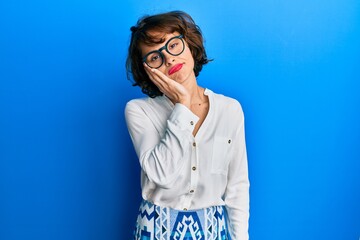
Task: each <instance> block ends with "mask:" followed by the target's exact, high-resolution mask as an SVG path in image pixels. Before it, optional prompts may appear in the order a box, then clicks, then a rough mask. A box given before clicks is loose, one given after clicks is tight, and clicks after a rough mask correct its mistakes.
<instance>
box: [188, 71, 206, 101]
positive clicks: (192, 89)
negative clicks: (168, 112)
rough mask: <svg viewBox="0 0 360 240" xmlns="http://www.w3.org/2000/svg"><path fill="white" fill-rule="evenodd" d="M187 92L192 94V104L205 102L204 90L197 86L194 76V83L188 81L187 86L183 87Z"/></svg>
mask: <svg viewBox="0 0 360 240" xmlns="http://www.w3.org/2000/svg"><path fill="white" fill-rule="evenodd" d="M183 86H184V87H185V88H186V90H187V91H188V92H189V93H190V96H191V104H197V103H202V102H204V101H205V100H204V98H205V96H204V90H205V89H204V88H202V87H200V86H199V85H198V84H197V81H196V78H195V76H194V81H187V84H185V85H183Z"/></svg>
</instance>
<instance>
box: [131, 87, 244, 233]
mask: <svg viewBox="0 0 360 240" xmlns="http://www.w3.org/2000/svg"><path fill="white" fill-rule="evenodd" d="M205 94H206V95H207V96H208V97H209V112H208V114H207V116H206V118H205V121H204V122H203V124H202V126H201V127H200V129H199V131H198V132H197V134H196V136H195V137H194V136H193V135H192V132H193V129H194V127H195V124H196V123H197V121H198V120H199V118H198V117H197V116H196V115H195V114H194V113H193V112H192V111H191V110H189V109H188V108H187V107H185V106H184V105H182V104H179V103H177V104H175V105H174V104H173V103H172V102H171V101H170V100H169V99H168V98H167V97H166V96H159V97H156V98H141V99H134V100H131V101H129V102H128V103H127V105H126V108H125V117H126V122H127V125H128V130H129V133H130V136H131V139H132V141H133V144H134V147H135V151H136V153H137V156H138V157H139V161H140V165H141V187H142V197H143V198H144V199H145V200H148V201H150V202H152V203H154V204H156V205H159V206H164V207H171V208H174V209H178V210H183V209H185V210H186V209H189V210H190V209H191V210H193V209H200V208H206V207H210V206H217V205H225V207H226V209H227V211H228V215H229V219H230V231H231V235H232V236H231V237H232V239H235V240H246V239H248V218H249V180H248V166H247V155H246V147H245V133H244V115H243V111H242V108H241V105H240V104H239V102H238V101H236V100H235V99H232V98H229V97H225V96H223V95H220V94H215V93H213V92H212V91H211V90H209V89H206V90H205ZM194 167H195V168H194ZM194 169H195V170H194Z"/></svg>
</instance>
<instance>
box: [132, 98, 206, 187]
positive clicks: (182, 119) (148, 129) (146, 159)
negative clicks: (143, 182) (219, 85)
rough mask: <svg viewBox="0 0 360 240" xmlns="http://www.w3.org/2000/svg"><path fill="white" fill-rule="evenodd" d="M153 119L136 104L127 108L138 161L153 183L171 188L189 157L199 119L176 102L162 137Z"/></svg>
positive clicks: (150, 114) (153, 115)
mask: <svg viewBox="0 0 360 240" xmlns="http://www.w3.org/2000/svg"><path fill="white" fill-rule="evenodd" d="M151 117H156V112H153V113H148V112H146V113H145V111H144V110H143V109H142V107H141V106H139V105H138V104H136V102H132V101H130V102H129V103H128V104H127V105H126V108H125V119H126V123H127V126H128V130H129V133H130V136H131V139H132V142H133V144H134V148H135V151H136V154H137V156H138V158H139V161H140V165H141V168H142V169H143V171H144V172H145V173H146V175H147V177H148V178H149V180H150V181H152V182H154V183H155V184H157V185H158V186H161V187H164V188H170V187H172V185H173V183H174V182H175V180H176V178H177V177H178V176H179V173H180V172H181V169H182V167H183V166H184V163H185V161H186V160H187V159H190V158H189V157H186V156H187V155H188V154H189V146H190V143H191V141H192V132H193V130H194V127H195V125H196V123H197V121H198V120H199V118H198V117H197V116H196V115H195V114H194V113H193V112H191V110H190V109H188V108H187V107H185V106H184V105H182V104H180V103H177V104H175V107H174V109H173V111H172V113H171V115H170V117H169V118H168V120H167V122H166V125H167V126H166V128H165V133H164V135H163V136H160V134H159V133H158V131H157V130H156V128H155V126H154V124H153V122H152V119H150V118H151Z"/></svg>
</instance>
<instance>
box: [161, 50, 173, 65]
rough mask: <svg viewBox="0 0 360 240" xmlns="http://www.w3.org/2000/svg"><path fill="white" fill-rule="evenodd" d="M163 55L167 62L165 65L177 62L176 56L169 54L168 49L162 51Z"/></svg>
mask: <svg viewBox="0 0 360 240" xmlns="http://www.w3.org/2000/svg"><path fill="white" fill-rule="evenodd" d="M162 54H163V56H164V63H165V66H167V67H168V66H170V65H171V64H172V63H173V62H175V56H173V55H171V54H169V53H168V52H166V51H163V52H162Z"/></svg>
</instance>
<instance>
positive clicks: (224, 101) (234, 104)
mask: <svg viewBox="0 0 360 240" xmlns="http://www.w3.org/2000/svg"><path fill="white" fill-rule="evenodd" d="M209 94H211V96H212V98H213V100H214V104H215V105H217V108H218V109H220V110H221V111H226V112H229V113H231V114H236V113H237V114H240V115H243V108H242V106H241V104H240V102H239V101H238V100H236V99H235V98H232V97H229V96H225V95H223V94H219V93H214V92H212V91H210V90H209Z"/></svg>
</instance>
